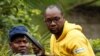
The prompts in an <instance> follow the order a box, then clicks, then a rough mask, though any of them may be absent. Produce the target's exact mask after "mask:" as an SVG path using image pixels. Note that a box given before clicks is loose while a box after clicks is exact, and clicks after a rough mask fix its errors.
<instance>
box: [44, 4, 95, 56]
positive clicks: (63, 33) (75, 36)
mask: <svg viewBox="0 0 100 56" xmlns="http://www.w3.org/2000/svg"><path fill="white" fill-rule="evenodd" d="M44 17H45V19H44V20H45V23H46V25H47V27H48V29H49V30H50V32H51V33H52V35H51V40H50V50H51V53H52V55H54V56H95V55H94V52H93V50H92V47H91V45H90V43H89V41H88V39H87V38H86V37H85V36H84V34H83V33H82V32H81V31H82V28H81V26H79V25H76V24H72V23H69V22H67V21H66V20H65V19H64V17H63V14H62V12H61V10H60V9H59V8H58V7H57V6H54V5H51V6H49V7H47V8H46V11H45V15H44Z"/></svg>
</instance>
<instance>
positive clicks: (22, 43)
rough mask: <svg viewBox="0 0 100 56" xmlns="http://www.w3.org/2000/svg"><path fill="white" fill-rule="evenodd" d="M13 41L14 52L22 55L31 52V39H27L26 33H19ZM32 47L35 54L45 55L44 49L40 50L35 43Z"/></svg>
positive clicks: (11, 43)
mask: <svg viewBox="0 0 100 56" xmlns="http://www.w3.org/2000/svg"><path fill="white" fill-rule="evenodd" d="M13 38H15V39H14V40H13V41H11V42H10V47H11V49H12V51H13V53H16V54H17V53H20V54H22V55H25V54H29V47H30V44H29V40H28V39H27V36H26V35H21V36H20V35H17V37H13ZM32 49H33V51H34V54H36V55H39V56H40V55H43V53H42V51H41V50H39V49H38V48H37V47H36V46H35V45H34V44H32Z"/></svg>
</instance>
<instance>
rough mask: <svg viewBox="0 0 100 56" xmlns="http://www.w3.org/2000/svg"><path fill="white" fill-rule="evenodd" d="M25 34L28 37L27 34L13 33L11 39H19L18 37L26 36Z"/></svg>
mask: <svg viewBox="0 0 100 56" xmlns="http://www.w3.org/2000/svg"><path fill="white" fill-rule="evenodd" d="M24 36H26V37H28V36H27V35H25V34H15V35H13V36H12V37H11V38H10V39H9V40H10V42H13V41H14V40H15V39H17V38H24Z"/></svg>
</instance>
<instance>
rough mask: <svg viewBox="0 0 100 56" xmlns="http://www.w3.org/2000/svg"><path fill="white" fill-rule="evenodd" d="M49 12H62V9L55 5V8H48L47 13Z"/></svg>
mask: <svg viewBox="0 0 100 56" xmlns="http://www.w3.org/2000/svg"><path fill="white" fill-rule="evenodd" d="M48 13H61V11H60V10H59V9H58V8H57V7H53V8H47V9H46V14H48Z"/></svg>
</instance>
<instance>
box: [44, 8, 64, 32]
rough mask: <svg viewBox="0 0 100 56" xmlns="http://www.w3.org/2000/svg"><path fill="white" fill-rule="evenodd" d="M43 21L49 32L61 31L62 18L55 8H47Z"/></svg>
mask: <svg viewBox="0 0 100 56" xmlns="http://www.w3.org/2000/svg"><path fill="white" fill-rule="evenodd" d="M45 22H46V25H47V27H48V29H49V30H50V32H51V33H53V34H58V33H59V32H61V31H62V28H63V25H64V19H63V16H62V14H61V12H60V11H58V10H57V9H51V10H50V9H49V10H47V11H46V13H45Z"/></svg>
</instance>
